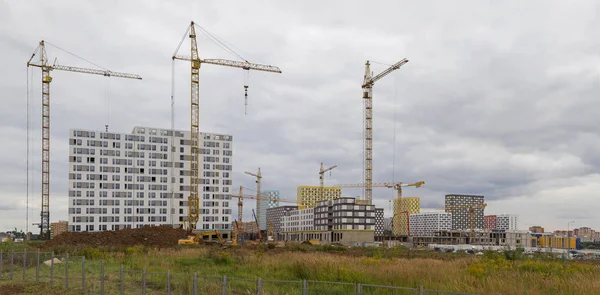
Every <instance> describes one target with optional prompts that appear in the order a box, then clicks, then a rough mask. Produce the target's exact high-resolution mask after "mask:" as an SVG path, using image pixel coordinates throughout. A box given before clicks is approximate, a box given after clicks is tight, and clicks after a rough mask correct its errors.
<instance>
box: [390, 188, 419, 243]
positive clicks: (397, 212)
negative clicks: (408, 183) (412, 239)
mask: <svg viewBox="0 0 600 295" xmlns="http://www.w3.org/2000/svg"><path fill="white" fill-rule="evenodd" d="M420 211H421V199H419V198H416V197H408V198H395V199H394V218H393V225H392V227H393V234H394V235H395V236H408V235H409V230H408V228H409V219H410V214H415V213H419V212H420Z"/></svg>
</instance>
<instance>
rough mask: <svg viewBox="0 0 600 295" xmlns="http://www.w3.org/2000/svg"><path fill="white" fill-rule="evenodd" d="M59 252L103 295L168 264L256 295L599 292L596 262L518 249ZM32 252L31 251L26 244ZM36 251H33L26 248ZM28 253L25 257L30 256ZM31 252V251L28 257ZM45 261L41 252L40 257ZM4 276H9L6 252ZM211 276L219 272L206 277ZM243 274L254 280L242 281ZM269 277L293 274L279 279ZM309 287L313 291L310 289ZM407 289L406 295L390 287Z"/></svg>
mask: <svg viewBox="0 0 600 295" xmlns="http://www.w3.org/2000/svg"><path fill="white" fill-rule="evenodd" d="M54 250H55V251H56V253H57V257H60V258H62V257H63V256H64V253H65V251H68V252H69V253H70V257H71V258H70V261H69V272H68V276H69V279H68V282H69V286H70V287H72V288H81V279H82V278H81V263H82V257H86V264H85V277H86V282H87V288H88V290H94V291H96V290H99V286H100V262H99V260H100V259H103V260H104V262H105V268H104V270H105V271H104V278H105V291H106V294H115V293H118V291H119V288H120V279H119V274H120V265H123V267H124V270H125V271H126V272H125V281H126V283H125V285H124V289H125V290H126V293H127V294H133V293H136V292H138V293H139V290H140V288H141V286H142V272H141V270H142V269H144V268H145V269H146V271H147V275H146V286H147V288H148V293H147V294H165V293H166V286H167V276H166V272H167V270H170V271H171V273H172V274H173V276H172V277H171V289H172V290H173V291H174V292H175V293H174V294H188V293H187V292H191V288H192V280H193V275H192V274H193V273H196V274H197V276H198V285H199V288H200V289H199V291H200V294H211V293H207V292H208V291H214V290H220V288H221V287H222V280H223V276H227V277H228V278H229V283H228V285H227V287H228V290H229V291H231V293H230V294H255V293H256V291H255V288H256V281H255V280H256V279H257V278H261V279H262V280H265V281H264V282H263V290H265V292H264V294H299V293H300V290H301V284H300V283H298V282H297V281H299V280H309V281H332V282H349V283H359V282H360V283H363V284H365V283H366V284H377V285H392V286H394V285H395V286H403V287H413V288H416V287H419V286H420V285H423V286H424V287H425V288H427V289H434V290H444V291H454V292H465V293H474V294H494V295H496V294H498V293H502V294H534V295H535V294H559V295H560V294H600V280H599V279H600V268H599V266H598V264H597V263H596V262H589V261H585V262H584V261H563V260H558V259H554V258H552V257H548V256H546V257H535V258H529V257H526V256H524V255H521V254H520V253H517V252H515V253H512V252H510V253H506V254H499V253H495V252H487V253H486V254H485V255H483V256H481V257H477V256H472V255H466V254H460V253H438V252H433V251H429V250H408V249H406V248H394V249H382V248H368V249H354V248H353V249H348V248H343V247H335V246H334V247H331V246H307V245H290V246H289V247H287V248H275V249H269V248H268V247H254V248H251V249H250V248H229V249H222V248H218V247H215V246H205V247H201V248H195V247H174V248H172V249H160V250H158V249H149V248H140V247H129V248H117V247H111V248H103V249H95V248H86V247H66V248H62V249H58V248H57V249H54ZM28 251H29V250H28ZM30 253H31V254H32V255H35V254H36V253H35V252H30ZM28 256H29V255H28ZM31 257H35V256H31ZM46 259H49V256H47V255H46V256H43V257H42V259H41V260H46ZM4 261H5V267H4V268H3V276H4V277H5V278H6V275H7V268H6V258H5V260H4ZM15 261H16V265H17V266H15V268H14V269H13V275H14V277H15V279H19V280H20V279H22V262H23V261H22V259H16V260H15ZM35 262H36V261H35V258H28V260H27V261H26V265H27V267H26V278H27V280H30V281H31V280H35V278H36V268H35ZM49 271H50V268H49V267H48V266H45V265H42V266H41V267H40V270H39V278H40V280H41V281H45V282H48V281H49V275H50V272H49ZM66 274H67V272H66V267H65V263H61V264H57V265H55V267H54V274H53V276H54V278H53V279H54V285H55V286H64V285H65V282H66V280H67V278H66V277H67V275H66ZM208 276H216V277H217V278H210V277H208ZM242 278H245V279H251V280H241V279H242ZM268 280H291V281H296V282H285V283H277V282H270V281H268ZM309 288H310V290H312V291H311V294H317V293H322V294H352V293H353V292H354V285H326V284H321V283H312V282H311V283H309ZM313 291H315V292H314V293H313ZM363 294H387V293H385V291H384V290H382V289H375V288H365V292H363ZM389 294H409V293H399V292H396V293H389Z"/></svg>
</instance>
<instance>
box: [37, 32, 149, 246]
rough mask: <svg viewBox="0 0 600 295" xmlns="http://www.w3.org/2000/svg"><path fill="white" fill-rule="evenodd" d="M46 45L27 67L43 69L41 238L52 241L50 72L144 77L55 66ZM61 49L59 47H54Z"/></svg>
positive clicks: (42, 46) (131, 77) (38, 51)
mask: <svg viewBox="0 0 600 295" xmlns="http://www.w3.org/2000/svg"><path fill="white" fill-rule="evenodd" d="M46 43H47V44H48V45H52V44H50V43H49V42H45V41H44V40H42V41H40V43H39V45H38V47H37V48H36V49H35V51H34V52H33V54H32V55H31V58H29V61H27V67H38V68H40V69H42V210H41V213H40V216H41V222H40V224H39V227H40V237H41V238H42V239H48V240H49V239H50V83H51V82H52V76H50V72H51V71H54V70H58V71H68V72H76V73H82V74H93V75H101V76H105V77H116V78H127V79H138V80H141V79H142V77H140V76H139V75H135V74H128V73H119V72H113V71H109V70H106V69H88V68H80V67H72V66H64V65H59V64H57V61H56V59H55V60H54V64H52V65H51V64H50V63H49V62H48V56H47V54H46ZM54 47H56V48H58V49H60V48H59V47H57V46H54ZM36 55H39V58H40V59H39V61H35V62H32V60H33V58H34V57H35V56H36Z"/></svg>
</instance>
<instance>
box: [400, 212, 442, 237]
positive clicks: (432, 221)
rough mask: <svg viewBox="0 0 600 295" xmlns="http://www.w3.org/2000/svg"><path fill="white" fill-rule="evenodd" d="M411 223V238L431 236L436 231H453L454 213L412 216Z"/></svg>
mask: <svg viewBox="0 0 600 295" xmlns="http://www.w3.org/2000/svg"><path fill="white" fill-rule="evenodd" d="M409 221H410V223H409V224H410V227H409V230H410V235H411V236H431V235H433V233H434V232H436V231H440V230H450V229H452V213H449V212H423V213H415V214H410V217H409Z"/></svg>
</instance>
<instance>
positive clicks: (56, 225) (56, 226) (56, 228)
mask: <svg viewBox="0 0 600 295" xmlns="http://www.w3.org/2000/svg"><path fill="white" fill-rule="evenodd" d="M67 231H69V222H68V221H63V220H61V221H58V222H52V223H50V239H54V237H56V236H58V235H60V234H62V233H64V232H67Z"/></svg>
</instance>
